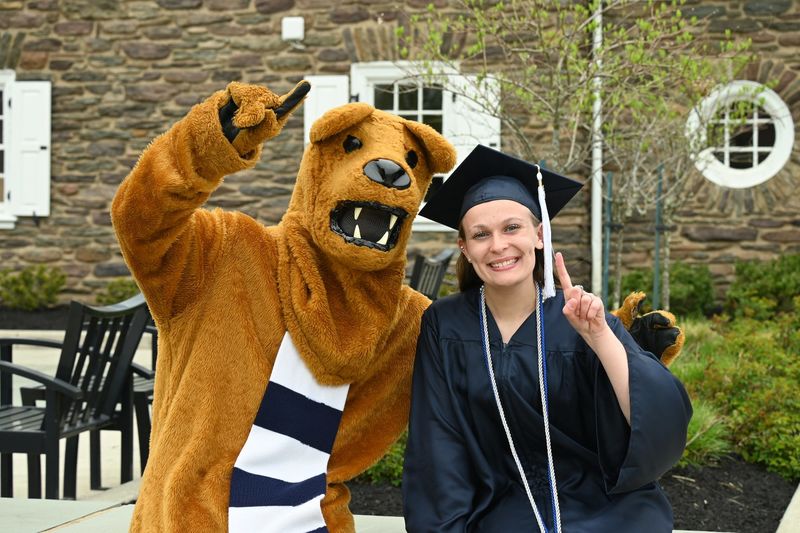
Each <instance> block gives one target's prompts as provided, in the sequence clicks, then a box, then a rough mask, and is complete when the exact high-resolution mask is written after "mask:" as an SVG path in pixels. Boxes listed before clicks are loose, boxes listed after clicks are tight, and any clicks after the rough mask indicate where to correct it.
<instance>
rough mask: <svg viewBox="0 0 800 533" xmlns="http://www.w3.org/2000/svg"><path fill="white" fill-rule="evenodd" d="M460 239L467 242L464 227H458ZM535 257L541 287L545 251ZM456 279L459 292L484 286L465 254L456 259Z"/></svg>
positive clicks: (537, 277)
mask: <svg viewBox="0 0 800 533" xmlns="http://www.w3.org/2000/svg"><path fill="white" fill-rule="evenodd" d="M534 220H535V219H534ZM538 223H539V221H538V220H536V224H538ZM458 237H459V239H461V240H462V241H464V240H466V237H465V233H464V226H461V225H459V226H458ZM534 255H535V256H536V265H535V266H534V267H533V279H534V281H536V283H539V284H540V285H541V284H543V283H544V251H543V250H540V249H538V248H537V249H536V250H535V252H534ZM456 279H457V280H458V290H459V291H461V292H464V291H467V290H469V289H472V288H477V287H480V286H481V285H482V284H483V280H482V279H481V278H480V277H478V273H477V272H475V269H474V268H473V267H472V263H470V262H469V261H467V256H465V255H464V254H463V253H462V254H459V256H458V259H456Z"/></svg>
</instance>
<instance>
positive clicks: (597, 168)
mask: <svg viewBox="0 0 800 533" xmlns="http://www.w3.org/2000/svg"><path fill="white" fill-rule="evenodd" d="M595 18H596V19H597V25H596V26H595V29H594V39H593V42H592V52H593V55H594V60H595V63H596V68H597V75H596V76H595V77H594V80H593V82H594V102H593V105H592V119H593V121H592V216H591V219H592V220H591V222H592V292H593V293H594V294H602V293H603V286H602V285H603V272H602V269H603V136H602V130H601V129H602V126H603V118H602V102H601V101H600V88H601V86H602V79H601V77H600V68H601V66H602V65H601V60H600V58H599V53H600V47H601V46H602V44H603V2H602V0H601V1H600V2H598V4H597V11H596V12H595Z"/></svg>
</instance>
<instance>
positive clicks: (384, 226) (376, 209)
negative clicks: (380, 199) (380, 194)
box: [330, 202, 408, 251]
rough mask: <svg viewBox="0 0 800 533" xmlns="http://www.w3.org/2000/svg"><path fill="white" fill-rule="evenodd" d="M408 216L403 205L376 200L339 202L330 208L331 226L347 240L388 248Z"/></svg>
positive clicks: (353, 242) (393, 242) (351, 242)
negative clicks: (401, 207) (385, 203)
mask: <svg viewBox="0 0 800 533" xmlns="http://www.w3.org/2000/svg"><path fill="white" fill-rule="evenodd" d="M407 216H408V213H407V212H406V211H404V210H403V209H400V208H397V207H391V206H388V205H384V204H380V203H377V202H342V203H340V204H339V205H338V206H337V207H336V208H335V209H334V210H333V211H332V212H331V226H330V227H331V231H333V232H334V233H336V234H338V235H341V236H342V237H343V238H344V240H345V242H347V243H349V244H355V245H357V246H365V247H367V248H373V249H375V250H380V251H389V250H391V249H392V248H394V246H395V244H397V239H398V237H399V236H400V231H401V230H402V227H403V220H405V218H406V217H407Z"/></svg>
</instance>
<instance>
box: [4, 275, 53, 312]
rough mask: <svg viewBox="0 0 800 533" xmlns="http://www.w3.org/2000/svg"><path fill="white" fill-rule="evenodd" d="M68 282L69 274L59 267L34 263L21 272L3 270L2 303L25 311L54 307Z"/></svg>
mask: <svg viewBox="0 0 800 533" xmlns="http://www.w3.org/2000/svg"><path fill="white" fill-rule="evenodd" d="M66 282H67V276H66V275H65V274H64V272H63V271H62V270H61V269H60V268H58V267H46V266H44V265H32V266H27V267H25V268H23V269H22V270H21V271H19V272H13V271H11V270H2V271H0V305H3V306H5V307H8V308H10V309H20V310H23V311H36V310H39V309H45V308H48V307H52V306H53V305H54V304H55V303H56V302H57V300H58V293H59V292H61V290H62V289H63V288H64V285H65V284H66Z"/></svg>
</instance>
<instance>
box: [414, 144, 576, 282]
mask: <svg viewBox="0 0 800 533" xmlns="http://www.w3.org/2000/svg"><path fill="white" fill-rule="evenodd" d="M540 185H542V186H543V187H540ZM581 187H583V184H582V183H580V182H578V181H575V180H573V179H570V178H566V177H564V176H561V175H559V174H556V173H555V172H552V171H550V170H547V169H544V168H540V167H539V165H536V164H532V163H528V162H527V161H524V160H522V159H519V158H516V157H514V156H511V155H508V154H504V153H503V152H499V151H497V150H494V149H492V148H489V147H487V146H483V145H480V144H479V145H478V146H476V147H475V149H473V150H472V152H470V154H469V155H468V156H467V158H466V159H464V161H462V163H461V164H460V165H459V166H458V167H457V168H456V169H455V170H454V171H453V172H452V174H450V177H449V178H448V179H447V180H446V181H445V182H444V184H442V186H441V188H440V189H439V190H438V191H437V192H436V194H435V195H434V196H433V198H431V199H430V201H428V203H427V204H425V206H424V207H423V208H422V210H421V211H420V212H419V214H420V215H422V216H423V217H426V218H428V219H430V220H433V221H435V222H439V223H440V224H444V225H445V226H447V227H450V228H453V229H456V230H457V229H458V226H459V224H460V223H461V217H463V216H464V213H466V212H467V211H468V210H469V209H470V208H471V207H474V206H476V205H478V204H481V203H484V202H489V201H492V200H514V201H516V202H519V203H521V204H522V205H524V206H526V207H528V209H530V210H531V212H532V213H533V214H534V216H536V218H538V219H539V220H540V221H541V222H542V224H543V227H544V252H545V253H544V257H545V265H544V267H545V268H544V270H545V290H544V296H545V297H549V296H551V295H553V294H555V289H554V288H553V281H552V278H553V275H552V272H553V267H552V245H551V242H550V240H551V239H550V219H551V218H553V217H555V216H556V215H557V214H558V212H559V211H561V209H562V208H563V207H564V206H565V205H567V203H568V202H569V201H570V200H571V199H572V197H573V196H575V194H577V192H578V191H579V190H580V189H581ZM545 194H546V199H545ZM542 203H544V210H542V208H541V206H542Z"/></svg>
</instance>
